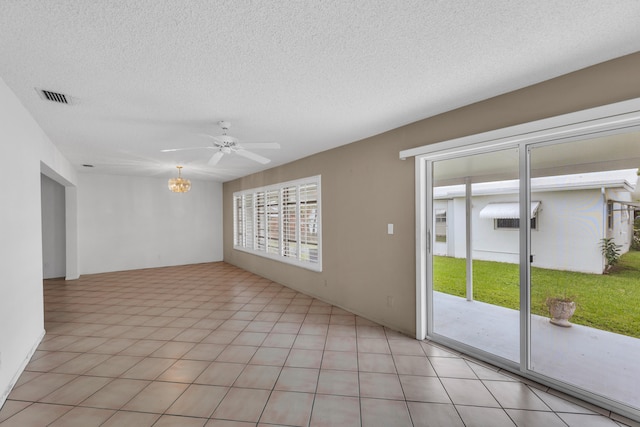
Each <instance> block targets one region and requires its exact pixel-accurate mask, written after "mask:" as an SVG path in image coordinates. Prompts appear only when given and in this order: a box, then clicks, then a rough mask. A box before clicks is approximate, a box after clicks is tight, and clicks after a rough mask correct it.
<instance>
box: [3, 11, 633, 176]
mask: <svg viewBox="0 0 640 427" xmlns="http://www.w3.org/2000/svg"><path fill="white" fill-rule="evenodd" d="M638 16H640V1H637V0H563V1H556V0H553V1H551V0H540V1H535V2H532V1H524V0H502V1H490V2H478V1H471V0H465V1H438V0H411V1H401V2H398V1H396V0H393V1H391V0H389V1H380V2H371V1H358V0H356V1H323V2H318V1H315V0H313V1H312V0H307V1H296V2H289V1H286V2H285V1H272V2H253V1H238V0H234V1H211V0H190V1H185V0H162V1H156V0H127V1H124V0H118V1H97V0H75V1H70V0H69V1H64V0H49V1H42V0H21V1H11V0H3V1H0V57H1V58H2V60H1V61H0V77H1V78H2V79H3V80H4V81H5V82H6V84H7V85H8V86H9V87H10V88H11V89H12V90H13V92H14V93H15V94H16V95H17V96H18V98H19V99H20V100H21V102H22V103H23V105H24V106H25V107H26V108H27V109H28V110H29V111H30V113H31V114H32V115H33V116H34V118H35V119H36V120H37V121H38V122H39V124H40V125H41V126H42V128H43V129H44V131H45V132H46V133H47V135H48V136H49V137H50V138H51V139H52V140H53V142H54V143H55V144H56V145H57V146H58V148H59V149H60V150H61V151H62V152H63V154H64V155H65V156H66V157H67V158H68V159H69V160H70V161H71V162H72V163H73V164H74V165H75V166H76V167H78V168H81V166H80V165H81V164H83V163H90V164H94V165H95V166H96V167H95V168H93V170H92V172H97V173H118V174H134V175H146V176H163V177H169V176H172V175H173V174H174V172H175V165H176V164H178V163H180V164H183V165H184V166H185V168H184V175H185V176H186V177H189V178H196V179H197V178H201V179H214V180H219V181H226V180H230V179H233V178H237V177H240V176H244V175H246V174H249V173H252V172H256V171H258V170H263V169H266V168H268V167H272V166H274V165H279V164H283V163H286V162H289V161H292V160H295V159H298V158H301V157H305V156H308V155H310V154H313V153H316V152H320V151H324V150H327V149H330V148H333V147H336V146H340V145H344V144H348V143H350V142H353V141H356V140H359V139H362V138H365V137H368V136H371V135H375V134H378V133H381V132H385V131H387V130H390V129H394V128H396V127H399V126H402V125H405V124H407V123H411V122H414V121H416V120H420V119H423V118H426V117H429V116H432V115H435V114H439V113H442V112H445V111H448V110H451V109H453V108H456V107H460V106H463V105H467V104H470V103H473V102H477V101H480V100H483V99H486V98H489V97H492V96H496V95H499V94H501V93H505V92H508V91H512V90H515V89H518V88H521V87H524V86H528V85H531V84H535V83H538V82H540V81H544V80H547V79H550V78H553V77H556V76H559V75H562V74H566V73H568V72H571V71H575V70H578V69H581V68H584V67H587V66H590V65H593V64H596V63H599V62H603V61H606V60H609V59H613V58H616V57H619V56H623V55H626V54H629V53H633V52H636V51H640V25H638V20H637V17H638ZM35 88H40V89H46V90H51V91H55V92H60V93H63V94H66V95H68V96H69V97H70V100H71V103H70V105H61V104H56V103H51V102H48V101H43V99H42V98H41V97H40V95H39V94H38V93H37V92H36V90H35ZM219 120H229V121H231V122H232V124H233V127H232V129H230V132H229V133H230V134H231V135H233V136H236V137H238V138H239V139H240V141H241V142H242V141H274V142H279V143H280V144H281V146H282V149H281V150H269V151H267V150H262V151H256V152H257V153H258V154H260V155H263V156H267V157H269V158H271V159H272V160H273V161H272V162H271V163H270V164H268V165H261V164H258V163H255V162H252V161H251V160H249V159H246V158H241V157H238V156H225V157H224V158H223V160H222V161H220V163H219V164H218V165H216V166H208V165H207V160H208V158H209V157H210V151H208V150H193V151H183V152H176V153H160V149H163V148H176V147H193V146H205V145H207V144H208V143H209V140H208V139H207V138H203V137H202V136H199V134H201V133H203V132H204V133H211V134H216V135H217V134H220V129H219V128H218V127H217V126H216V125H215V123H216V122H217V121H219Z"/></svg>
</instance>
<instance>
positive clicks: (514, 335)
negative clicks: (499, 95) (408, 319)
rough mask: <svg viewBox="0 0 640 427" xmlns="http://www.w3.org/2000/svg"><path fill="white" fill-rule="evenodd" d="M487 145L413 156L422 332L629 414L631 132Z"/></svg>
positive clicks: (633, 300)
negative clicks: (420, 212) (419, 217)
mask: <svg viewBox="0 0 640 427" xmlns="http://www.w3.org/2000/svg"><path fill="white" fill-rule="evenodd" d="M499 147H500V149H491V148H490V147H488V146H487V147H483V146H482V145H481V144H478V145H477V146H475V147H474V148H473V149H467V148H465V149H462V150H458V151H456V150H452V149H449V150H447V151H442V152H434V153H433V154H431V155H429V156H425V157H424V158H423V159H421V161H422V162H423V165H424V171H425V173H424V174H423V175H422V180H423V184H424V186H425V187H424V188H425V189H426V191H425V194H426V199H425V200H426V202H425V203H424V206H425V210H424V212H425V213H426V214H425V217H426V220H425V225H424V229H425V230H426V233H425V234H426V242H427V244H426V245H425V250H424V251H423V252H422V253H423V254H424V257H425V259H426V262H424V263H423V265H424V270H425V272H426V273H425V274H424V277H425V279H424V280H425V283H426V301H427V303H426V312H427V316H426V335H427V336H428V337H429V338H431V339H433V340H435V341H439V342H442V343H443V344H446V345H449V346H452V347H454V348H457V349H459V350H461V351H463V352H468V353H470V354H472V355H474V356H477V357H480V358H482V359H484V360H487V361H491V362H494V363H496V364H497V365H499V366H502V367H505V368H507V369H511V370H514V371H517V372H520V373H521V374H522V375H524V376H527V377H530V378H532V379H535V380H538V381H541V382H544V383H547V384H551V385H554V386H556V387H558V388H559V389H561V390H563V391H566V392H570V393H575V394H577V395H579V396H581V397H582V398H585V399H588V400H592V401H594V402H598V403H599V404H601V405H604V406H607V405H608V406H609V407H614V408H618V409H619V410H621V411H622V413H629V414H631V416H636V415H638V414H640V391H639V390H640V389H638V379H640V363H639V361H640V184H639V183H638V171H639V168H640V126H636V127H630V128H628V129H605V130H604V131H600V132H595V131H593V132H583V133H582V134H580V135H569V136H566V137H565V136H563V137H562V138H548V139H546V140H545V139H542V138H539V140H536V141H535V142H527V141H514V142H512V143H503V144H499ZM418 164H419V163H418ZM625 411H626V412H625Z"/></svg>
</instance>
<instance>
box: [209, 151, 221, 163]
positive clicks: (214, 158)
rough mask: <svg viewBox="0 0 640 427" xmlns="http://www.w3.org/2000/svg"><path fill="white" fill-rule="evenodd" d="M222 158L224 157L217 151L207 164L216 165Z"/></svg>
mask: <svg viewBox="0 0 640 427" xmlns="http://www.w3.org/2000/svg"><path fill="white" fill-rule="evenodd" d="M222 156H224V153H223V152H222V151H218V152H217V153H215V154H214V155H213V156H211V158H210V159H209V161H208V162H207V164H208V165H210V166H215V165H217V164H218V162H219V161H220V159H221V158H222Z"/></svg>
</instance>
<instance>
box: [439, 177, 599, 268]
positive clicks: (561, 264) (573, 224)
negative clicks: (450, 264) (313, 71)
mask: <svg viewBox="0 0 640 427" xmlns="http://www.w3.org/2000/svg"><path fill="white" fill-rule="evenodd" d="M531 199H532V200H536V201H540V202H541V204H540V208H539V209H538V219H537V222H538V228H537V230H532V231H531V253H532V255H533V256H534V258H533V263H532V264H531V265H532V266H534V267H541V268H551V269H558V270H569V271H580V272H585V273H594V274H600V273H602V269H603V267H604V265H603V257H602V254H601V252H600V239H602V237H604V228H603V227H604V224H606V223H604V222H603V216H602V215H603V209H605V206H604V201H603V200H604V198H603V196H602V194H601V192H600V190H597V189H596V190H572V191H552V192H534V193H532V195H531ZM517 201H518V195H517V194H511V195H499V196H476V197H474V198H473V203H472V205H473V207H472V239H473V258H474V259H479V260H487V261H498V262H510V263H518V262H519V252H520V247H519V244H520V243H519V239H520V237H519V233H518V230H507V229H500V230H497V229H495V228H494V221H493V219H488V218H486V219H483V218H479V213H480V211H481V210H482V209H483V208H484V207H485V206H487V204H489V203H496V202H517ZM453 206H454V211H455V218H454V220H453V221H452V222H453V224H449V226H450V227H451V226H453V227H454V228H455V229H456V236H455V240H454V242H455V257H456V258H464V257H465V256H466V254H465V245H466V242H465V239H464V237H465V236H464V233H465V223H464V198H455V199H454V203H453ZM447 219H449V218H447Z"/></svg>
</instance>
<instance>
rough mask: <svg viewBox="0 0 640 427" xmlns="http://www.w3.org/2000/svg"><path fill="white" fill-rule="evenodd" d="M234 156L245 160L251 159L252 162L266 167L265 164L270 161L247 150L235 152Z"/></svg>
mask: <svg viewBox="0 0 640 427" xmlns="http://www.w3.org/2000/svg"><path fill="white" fill-rule="evenodd" d="M236 154H237V155H239V156H242V157H246V158H247V159H251V160H253V161H256V162H258V163H262V164H263V165H266V164H267V163H269V162H270V161H271V160H270V159H267V158H266V157H262V156H261V155H259V154H256V153H252V152H251V151H247V150H243V149H242V148H240V149H238V150H236Z"/></svg>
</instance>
